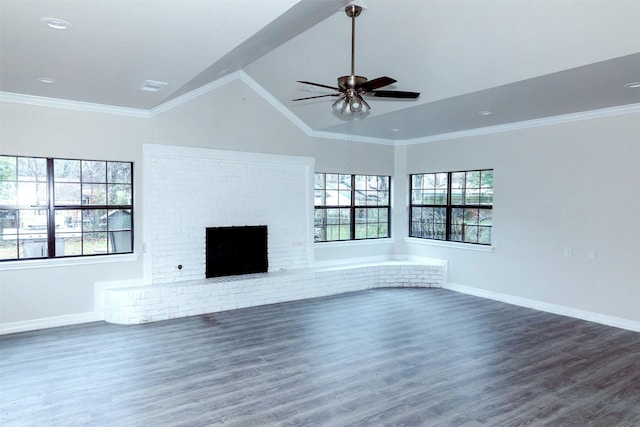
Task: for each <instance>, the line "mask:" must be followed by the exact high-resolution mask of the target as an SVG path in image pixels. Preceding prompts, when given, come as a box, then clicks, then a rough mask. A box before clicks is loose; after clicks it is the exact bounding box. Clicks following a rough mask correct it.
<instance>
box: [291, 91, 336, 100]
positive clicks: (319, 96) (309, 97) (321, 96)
mask: <svg viewBox="0 0 640 427" xmlns="http://www.w3.org/2000/svg"><path fill="white" fill-rule="evenodd" d="M340 95H342V94H341V93H332V94H329V95H318V96H307V97H306V98H297V99H292V101H304V100H305V99H315V98H324V97H326V96H340Z"/></svg>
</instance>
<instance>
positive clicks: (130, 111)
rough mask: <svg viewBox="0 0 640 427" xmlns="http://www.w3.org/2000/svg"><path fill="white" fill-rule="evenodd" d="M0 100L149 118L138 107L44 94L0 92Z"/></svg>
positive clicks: (146, 113)
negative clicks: (48, 96) (52, 96)
mask: <svg viewBox="0 0 640 427" xmlns="http://www.w3.org/2000/svg"><path fill="white" fill-rule="evenodd" d="M0 102H11V103H14V104H25V105H35V106H38V107H49V108H59V109H62V110H72V111H83V112H89V113H102V114H115V115H118V116H126V117H136V118H143V119H146V118H149V117H150V115H149V111H148V110H142V109H139V108H127V107H116V106H113V105H105V104H94V103H91V102H80V101H72V100H69V99H58V98H47V97H44V96H33V95H23V94H20V93H11V92H0Z"/></svg>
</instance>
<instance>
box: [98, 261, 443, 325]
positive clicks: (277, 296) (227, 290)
mask: <svg viewBox="0 0 640 427" xmlns="http://www.w3.org/2000/svg"><path fill="white" fill-rule="evenodd" d="M446 273H447V265H446V262H444V261H443V262H440V261H430V262H427V263H425V262H404V261H403V262H401V261H394V262H384V263H376V264H367V265H364V264H363V265H356V266H348V267H345V266H342V267H333V268H307V269H297V270H288V271H279V272H270V273H264V274H252V275H244V276H232V277H223V278H213V279H202V280H191V281H181V282H174V283H161V284H152V285H146V286H132V287H125V288H112V289H104V291H103V292H104V294H103V295H104V320H105V321H107V322H110V323H119V324H138V323H145V322H154V321H159V320H167V319H175V318H178V317H187V316H195V315H198V314H204V313H213V312H219V311H225V310H233V309H236V308H243V307H252V306H257V305H264V304H274V303H278V302H284V301H293V300H299V299H305V298H314V297H320V296H326V295H333V294H338V293H342V292H351V291H358V290H363V289H371V288H382V287H440V286H442V285H443V284H444V283H446V280H447V278H446Z"/></svg>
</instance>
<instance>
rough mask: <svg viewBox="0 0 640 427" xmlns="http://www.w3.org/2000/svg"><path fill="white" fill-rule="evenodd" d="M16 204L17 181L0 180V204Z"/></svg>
mask: <svg viewBox="0 0 640 427" xmlns="http://www.w3.org/2000/svg"><path fill="white" fill-rule="evenodd" d="M17 204H18V183H17V182H10V181H0V205H17Z"/></svg>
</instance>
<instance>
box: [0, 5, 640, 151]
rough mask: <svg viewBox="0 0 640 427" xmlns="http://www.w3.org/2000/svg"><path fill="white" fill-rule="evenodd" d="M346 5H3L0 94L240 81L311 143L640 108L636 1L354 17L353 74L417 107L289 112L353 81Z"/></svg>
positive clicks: (416, 8) (125, 96) (115, 99)
mask: <svg viewBox="0 0 640 427" xmlns="http://www.w3.org/2000/svg"><path fill="white" fill-rule="evenodd" d="M347 3H348V0H322V1H321V0H303V1H294V0H253V1H247V0H208V1H205V0H198V1H195V0H146V1H145V0H119V1H114V0H45V1H33V0H0V91H2V92H4V93H5V94H21V95H28V96H36V97H46V98H56V99H64V100H71V101H79V102H88V103H95V104H104V105H108V106H114V107H126V108H135V109H142V110H149V109H152V108H154V107H158V106H160V105H162V104H164V103H166V102H167V101H169V100H171V99H175V98H176V97H178V96H180V95H184V94H187V93H189V92H190V91H193V90H195V89H198V88H199V87H202V86H204V85H206V84H208V83H210V82H212V81H215V80H217V79H220V78H222V77H224V76H226V75H228V74H230V73H233V72H235V71H238V70H243V71H244V72H245V73H246V74H247V75H248V76H249V77H251V78H252V79H253V80H254V81H255V82H257V84H259V85H260V86H261V87H262V88H263V89H265V90H266V91H267V92H268V93H269V94H270V95H271V96H272V97H273V99H275V100H277V102H278V103H280V104H281V105H282V106H284V107H285V108H287V109H289V110H290V114H293V115H295V117H296V118H297V119H298V120H300V121H301V122H303V123H305V124H306V126H308V127H309V128H311V129H312V130H314V131H318V132H335V133H340V134H348V135H352V136H361V137H371V138H382V139H389V140H407V139H414V138H424V137H428V136H433V135H438V134H443V133H451V132H457V131H465V130H469V129H477V128H483V127H488V126H495V125H504V124H509V123H515V122H522V121H527V120H534V119H541V118H545V117H550V116H558V115H564V114H571V113H577V112H584V111H592V110H600V109H606V108H611V107H620V106H630V105H634V104H639V103H640V89H633V88H628V87H625V84H627V83H631V82H638V81H640V24H638V23H640V0H625V1H615V0H601V1H581V0H575V1H560V0H558V1H540V0H501V1H488V0H487V1H478V0H475V1H474V0H470V1H463V0H440V1H436V0H433V1H431V0H423V1H420V0H413V1H402V0H366V1H365V2H359V3H360V4H362V5H363V6H364V7H365V8H366V10H364V11H363V13H362V14H361V15H360V17H358V18H357V20H356V67H355V68H356V74H359V75H364V76H366V77H368V78H369V79H373V78H376V77H380V76H389V77H392V78H395V79H396V80H398V82H397V83H396V84H395V85H393V86H390V87H387V88H384V89H395V90H409V91H417V92H421V96H420V98H418V99H417V100H400V101H397V100H389V99H379V98H372V99H370V100H369V104H370V105H371V107H372V111H371V113H370V114H369V115H367V116H365V117H364V118H358V119H352V118H350V117H345V116H340V115H338V114H334V113H333V112H332V110H331V103H332V101H333V100H334V98H320V99H317V100H309V101H298V102H292V101H291V99H294V98H300V97H305V96H314V95H321V94H325V93H331V91H329V90H324V89H321V88H316V87H313V86H307V85H302V84H299V83H296V80H308V81H313V82H317V83H322V84H326V85H329V86H336V78H337V77H339V76H342V75H345V74H349V70H350V48H351V43H350V42H351V40H350V37H351V23H350V19H349V18H348V17H347V16H346V14H345V13H344V10H343V9H344V5H345V4H347ZM46 17H53V18H59V19H64V20H66V21H69V22H70V23H71V24H72V27H71V28H70V29H68V30H65V31H61V30H54V29H50V28H48V27H46V26H45V25H43V24H42V23H41V22H40V20H41V18H46ZM37 77H50V78H53V79H55V80H57V83H55V84H44V83H41V82H39V81H37V80H36V78H37ZM147 79H149V80H159V81H164V82H167V83H168V85H167V86H166V87H165V88H164V89H162V90H161V91H159V92H156V93H152V92H147V91H142V90H140V87H141V86H142V85H143V83H144V81H145V80H147ZM480 111H491V112H492V114H490V115H486V116H483V115H479V114H478V113H479V112H480Z"/></svg>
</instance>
